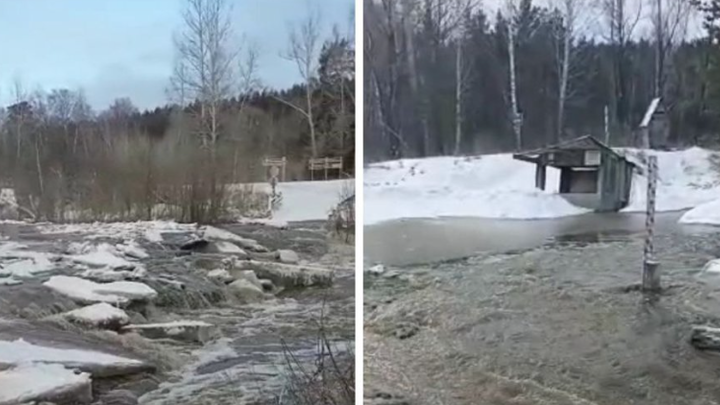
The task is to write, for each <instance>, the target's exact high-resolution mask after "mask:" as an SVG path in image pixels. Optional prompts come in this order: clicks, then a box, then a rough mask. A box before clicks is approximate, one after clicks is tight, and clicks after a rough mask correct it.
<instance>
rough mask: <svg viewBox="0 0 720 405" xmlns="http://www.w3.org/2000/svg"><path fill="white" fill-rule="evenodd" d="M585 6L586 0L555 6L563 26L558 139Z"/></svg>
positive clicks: (560, 34) (567, 0)
mask: <svg viewBox="0 0 720 405" xmlns="http://www.w3.org/2000/svg"><path fill="white" fill-rule="evenodd" d="M584 6H585V1H584V0H555V8H556V10H557V11H558V12H559V13H560V16H561V18H562V26H561V27H560V30H559V32H557V35H556V44H557V59H558V73H559V83H558V110H557V111H558V113H557V134H556V136H557V140H558V141H559V140H560V138H561V137H562V134H563V132H564V129H565V109H566V105H567V100H568V98H569V96H570V78H571V77H570V76H571V72H572V70H573V67H574V66H573V65H574V62H575V61H574V58H575V42H576V40H577V36H578V30H579V29H580V26H579V25H580V22H581V21H580V11H581V10H582V9H583V8H584Z"/></svg>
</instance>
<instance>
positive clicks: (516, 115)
mask: <svg viewBox="0 0 720 405" xmlns="http://www.w3.org/2000/svg"><path fill="white" fill-rule="evenodd" d="M506 15H507V20H508V24H507V26H508V60H509V63H510V66H509V74H510V108H511V110H510V119H511V120H512V126H513V133H514V134H515V149H517V150H520V149H522V116H521V115H520V110H519V106H518V96H517V78H516V71H515V38H516V32H517V16H518V5H517V3H516V1H515V0H507V1H506Z"/></svg>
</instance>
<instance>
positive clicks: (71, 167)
mask: <svg viewBox="0 0 720 405" xmlns="http://www.w3.org/2000/svg"><path fill="white" fill-rule="evenodd" d="M185 3H186V8H185V10H184V12H183V19H184V23H185V25H184V26H183V27H182V31H180V32H179V33H178V35H177V38H176V39H175V48H176V49H175V51H176V54H177V58H176V59H177V60H176V61H175V67H174V70H173V74H172V77H171V78H169V79H170V80H169V86H168V88H169V92H168V94H169V95H170V98H169V100H170V101H169V102H168V104H167V105H164V106H159V107H157V108H155V109H150V110H145V111H140V110H139V109H138V108H136V107H135V106H134V105H133V102H132V100H131V99H129V98H120V99H116V100H115V101H114V102H113V103H112V105H110V106H109V107H108V108H107V109H105V110H103V111H93V109H92V108H91V107H90V106H89V105H88V102H87V100H86V99H85V96H84V93H83V91H82V90H71V89H50V90H47V91H43V90H36V91H32V92H27V91H24V89H23V85H22V84H21V83H14V85H13V86H11V88H10V92H9V93H11V95H12V97H13V98H14V99H15V102H14V103H12V104H11V105H9V106H7V107H6V108H0V181H1V182H2V183H3V185H4V186H5V187H12V188H14V189H15V192H16V194H17V195H18V199H19V200H20V205H21V208H22V210H23V211H25V212H26V214H27V215H29V216H32V217H35V218H36V219H37V218H44V219H52V220H70V219H75V220H78V219H80V218H79V217H82V218H85V219H97V218H100V219H102V218H104V217H105V216H111V217H112V218H114V219H150V218H154V217H157V215H156V211H157V207H159V206H160V207H166V208H168V207H169V209H170V210H171V211H172V213H171V214H170V215H167V216H169V217H172V218H173V219H178V220H183V221H201V222H206V221H213V220H219V219H220V217H221V216H223V215H224V214H226V213H227V211H228V209H230V208H232V209H233V210H236V211H237V210H240V211H242V208H243V207H241V205H242V202H241V201H233V202H230V201H229V200H228V198H227V197H228V196H227V194H228V190H227V187H226V186H227V185H229V184H236V183H247V182H264V181H265V180H266V170H267V168H265V167H263V166H262V162H263V159H264V158H265V157H275V158H279V157H286V158H287V161H288V166H287V170H286V173H287V180H303V179H306V178H307V179H309V177H310V176H309V174H308V173H307V162H308V159H310V158H311V157H326V156H331V157H334V156H342V157H344V158H345V167H346V169H345V173H344V174H343V176H351V175H352V168H353V165H354V160H353V158H354V149H355V147H354V143H355V137H354V116H355V113H354V110H355V103H354V98H355V96H354V91H355V90H354V88H355V84H354V80H355V79H354V69H355V68H354V39H353V38H351V36H350V35H342V34H340V33H339V30H337V29H336V30H334V31H333V35H331V36H330V37H327V38H324V37H322V35H321V33H322V29H321V25H320V19H319V16H318V15H317V14H312V13H308V17H307V18H306V19H304V20H302V21H301V22H299V23H298V24H296V25H295V26H294V28H293V29H292V30H291V32H290V34H289V38H288V51H287V54H284V55H283V56H285V57H286V58H287V59H288V60H290V61H292V62H293V63H294V65H295V66H297V71H298V72H299V73H300V75H299V76H300V77H301V80H300V83H298V84H297V85H295V86H293V87H292V88H290V89H286V90H269V89H265V88H264V86H263V85H262V84H261V83H260V82H259V80H258V72H257V69H258V64H257V60H258V54H257V52H256V50H255V49H254V48H253V47H250V46H246V47H244V48H242V49H241V48H240V47H238V46H236V44H235V42H234V41H233V38H234V34H233V29H234V28H235V27H233V26H232V24H231V21H230V18H229V6H228V4H227V3H226V1H224V0H186V2H185ZM208 33H211V34H212V35H209V34H208ZM6 94H7V92H6ZM230 205H232V207H230ZM78 213H82V215H80V214H78ZM78 216H79V217H78ZM70 217H73V218H70Z"/></svg>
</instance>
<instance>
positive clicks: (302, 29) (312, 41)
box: [280, 10, 321, 157]
mask: <svg viewBox="0 0 720 405" xmlns="http://www.w3.org/2000/svg"><path fill="white" fill-rule="evenodd" d="M320 29H321V18H320V13H319V12H318V11H317V10H311V11H310V12H309V13H308V16H307V17H306V18H305V20H304V21H302V22H301V23H300V24H299V26H295V27H292V28H291V30H290V35H289V44H290V45H289V47H288V50H287V52H286V53H285V54H284V55H283V56H284V57H285V58H286V59H288V60H290V61H293V62H294V63H295V65H296V66H297V69H298V72H299V73H300V76H301V77H302V79H303V82H304V84H305V106H303V107H301V106H297V105H295V104H293V103H291V102H289V101H285V100H282V99H280V101H281V102H283V103H285V104H287V105H289V106H290V107H292V108H293V109H295V110H296V111H298V112H299V113H301V114H302V115H303V116H305V118H306V119H307V123H308V128H309V130H310V148H311V153H312V156H313V157H317V150H318V148H317V135H316V133H315V132H316V131H315V119H314V116H313V101H312V99H313V97H312V96H313V91H314V90H315V83H314V82H315V79H316V78H315V76H316V73H317V69H318V66H317V63H318V60H317V54H318V51H319V50H320Z"/></svg>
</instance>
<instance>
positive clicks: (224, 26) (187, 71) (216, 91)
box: [172, 0, 238, 150]
mask: <svg viewBox="0 0 720 405" xmlns="http://www.w3.org/2000/svg"><path fill="white" fill-rule="evenodd" d="M230 11H231V10H230V7H229V6H228V4H227V2H226V0H186V9H185V11H184V13H183V23H184V27H183V28H184V29H183V31H182V32H181V33H180V35H178V36H177V37H176V38H175V46H176V50H177V56H178V60H177V62H176V67H175V71H174V76H173V78H172V85H173V89H174V90H175V91H176V92H179V93H182V96H181V99H182V100H183V101H184V100H185V99H186V98H189V99H193V100H197V101H198V103H199V109H200V111H197V112H196V114H197V115H198V117H199V124H200V125H199V136H200V140H201V143H202V145H203V146H204V147H208V148H211V149H213V150H214V148H215V145H216V143H217V139H218V137H219V135H220V134H219V131H220V122H219V118H220V117H219V115H220V106H221V103H222V101H223V100H224V99H226V98H229V97H230V96H231V95H232V90H233V80H234V77H235V62H236V60H237V56H238V53H237V51H236V50H235V49H233V47H232V44H231V40H232V27H231V24H230Z"/></svg>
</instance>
